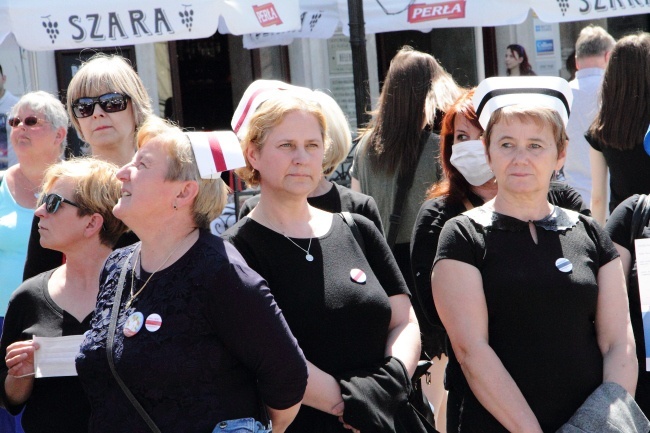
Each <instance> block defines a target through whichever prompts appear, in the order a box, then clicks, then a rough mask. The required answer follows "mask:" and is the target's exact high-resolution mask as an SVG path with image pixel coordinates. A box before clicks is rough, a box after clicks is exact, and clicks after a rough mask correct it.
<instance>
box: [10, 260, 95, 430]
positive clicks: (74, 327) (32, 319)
mask: <svg viewBox="0 0 650 433" xmlns="http://www.w3.org/2000/svg"><path fill="white" fill-rule="evenodd" d="M53 272H54V270H51V271H48V272H45V273H42V274H40V275H37V276H36V277H34V278H32V279H30V280H27V281H25V282H24V283H23V284H22V285H21V286H20V287H18V289H17V290H16V291H15V292H14V294H13V295H12V297H11V300H10V301H9V307H8V308H7V315H6V316H5V322H4V329H3V332H2V340H1V341H0V353H2V354H3V356H2V361H1V362H0V383H1V384H2V387H1V389H0V395H1V397H2V400H3V402H4V404H5V406H6V407H7V408H8V410H9V411H10V412H11V413H12V414H14V415H16V414H18V413H19V412H20V411H21V410H22V409H23V407H24V408H25V412H24V413H23V418H22V425H23V428H24V429H25V432H26V433H30V432H52V433H87V432H88V418H89V416H90V403H89V402H88V399H87V398H86V394H85V393H84V391H83V388H82V387H81V382H80V381H79V378H78V377H76V376H70V377H45V378H39V379H35V380H34V388H33V390H32V393H31V395H30V397H29V399H28V400H27V402H26V403H25V404H23V405H18V406H11V405H8V406H7V401H6V393H5V387H4V383H5V379H6V378H7V364H5V362H4V354H6V353H7V346H9V345H10V344H12V343H15V342H16V341H24V340H31V339H32V336H34V335H36V336H39V337H61V336H66V335H81V334H83V333H84V332H86V331H87V330H88V329H90V317H91V315H90V314H89V315H88V316H87V317H86V318H85V319H84V320H83V321H82V322H81V323H79V321H78V320H77V319H76V318H75V317H74V316H72V315H70V314H69V313H68V312H66V311H64V310H62V309H61V307H59V306H58V305H57V304H56V303H55V302H54V300H52V298H51V297H50V294H49V292H48V290H47V283H48V281H49V279H50V277H51V276H52V273H53Z"/></svg>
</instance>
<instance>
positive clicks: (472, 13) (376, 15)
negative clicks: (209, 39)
mask: <svg viewBox="0 0 650 433" xmlns="http://www.w3.org/2000/svg"><path fill="white" fill-rule="evenodd" d="M335 3H336V4H335ZM363 9H364V11H363V14H364V22H365V30H366V33H367V34H373V33H383V32H392V31H401V30H420V31H423V32H428V31H430V30H431V29H433V28H445V27H447V28H448V27H487V26H489V27H493V26H504V25H513V24H521V23H522V22H524V21H525V20H526V18H527V17H528V14H529V13H530V11H531V9H532V11H533V12H534V13H535V14H537V17H538V18H539V19H540V20H542V21H544V22H548V23H555V22H567V21H582V20H593V19H602V18H609V17H614V16H624V15H635V14H643V13H649V12H650V2H648V0H616V1H611V2H610V1H603V0H556V1H552V0H363ZM300 10H301V14H303V16H307V17H319V18H317V21H318V26H319V28H320V29H321V30H322V31H318V32H316V31H307V29H306V25H305V24H306V21H308V20H305V19H303V28H302V30H301V31H299V32H290V33H284V34H282V35H279V34H269V33H258V34H249V35H244V46H245V47H246V48H261V47H266V46H272V45H287V44H289V43H291V41H292V40H293V39H294V38H301V37H302V38H305V37H310V38H322V39H328V38H330V37H331V36H332V34H333V33H334V30H335V29H336V26H337V25H339V24H340V25H341V28H342V30H343V33H344V34H346V35H349V13H348V0H300ZM312 21H313V20H309V22H310V23H311V22H312ZM321 21H322V24H321ZM334 21H336V24H334ZM325 22H326V23H325ZM312 26H313V24H312Z"/></svg>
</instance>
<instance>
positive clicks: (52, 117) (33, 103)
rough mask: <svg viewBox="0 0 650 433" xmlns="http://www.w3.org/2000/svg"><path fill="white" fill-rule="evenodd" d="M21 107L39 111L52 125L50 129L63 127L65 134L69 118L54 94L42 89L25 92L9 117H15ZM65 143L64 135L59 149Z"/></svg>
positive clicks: (63, 147)
mask: <svg viewBox="0 0 650 433" xmlns="http://www.w3.org/2000/svg"><path fill="white" fill-rule="evenodd" d="M23 108H29V109H31V110H32V111H35V112H37V113H39V114H40V115H41V116H43V117H44V118H45V120H47V121H48V122H49V123H50V125H52V129H59V128H64V129H65V133H66V135H67V133H68V127H69V126H70V119H69V118H68V113H67V111H66V109H65V106H64V105H63V103H62V102H61V101H59V99H58V98H56V97H55V96H54V95H52V94H50V93H47V92H44V91H42V90H37V91H35V92H29V93H25V94H24V95H23V96H22V98H20V99H19V100H18V102H16V104H15V105H14V106H13V107H12V108H11V112H10V114H9V117H16V115H18V112H19V111H20V110H21V109H23ZM66 145H67V139H66V137H64V138H63V141H62V142H61V151H63V149H65V146H66Z"/></svg>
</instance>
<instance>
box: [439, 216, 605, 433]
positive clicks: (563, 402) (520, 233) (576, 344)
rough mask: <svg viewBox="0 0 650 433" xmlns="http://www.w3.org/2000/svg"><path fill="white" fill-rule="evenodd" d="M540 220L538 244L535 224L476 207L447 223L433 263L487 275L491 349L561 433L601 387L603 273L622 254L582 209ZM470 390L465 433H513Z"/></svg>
mask: <svg viewBox="0 0 650 433" xmlns="http://www.w3.org/2000/svg"><path fill="white" fill-rule="evenodd" d="M534 224H535V226H536V231H537V237H538V243H537V244H536V243H535V242H534V241H533V239H532V236H531V234H530V229H529V224H528V222H526V221H521V220H518V219H515V218H512V217H509V216H506V215H502V214H498V213H496V212H493V211H491V210H489V209H488V208H486V207H484V206H482V207H479V208H474V209H472V210H470V211H468V212H467V213H465V214H463V215H460V216H458V217H455V218H453V219H452V220H450V221H449V222H448V223H447V224H445V226H444V228H443V230H442V233H441V234H440V241H439V244H438V252H437V255H436V259H435V261H436V262H437V261H438V260H442V259H452V260H458V261H461V262H464V263H468V264H470V265H472V266H474V267H476V268H477V269H478V270H479V271H480V273H481V277H482V282H483V292H484V293H485V301H486V306H487V311H488V339H489V343H490V346H491V348H492V349H493V350H494V352H495V353H496V355H497V356H498V357H499V359H500V360H501V362H502V363H503V365H504V367H505V368H506V370H507V371H508V373H509V374H510V376H511V377H512V378H513V380H514V381H515V383H516V384H517V386H518V387H519V389H520V390H521V392H522V394H523V396H524V397H525V399H526V401H527V402H528V405H529V406H530V407H531V409H532V411H533V413H534V414H535V416H536V417H537V420H538V421H539V423H540V425H541V427H542V429H543V431H544V432H552V433H554V432H555V431H556V430H557V429H558V428H559V427H560V426H562V425H563V424H564V423H566V422H567V421H568V420H569V418H570V417H571V416H572V415H573V414H574V412H575V411H576V410H577V409H578V408H579V407H580V406H581V405H582V403H584V401H585V400H586V399H587V397H588V396H589V395H590V394H591V393H592V392H593V391H594V390H595V389H596V388H597V387H598V386H599V385H600V384H601V383H602V381H603V358H602V354H601V351H600V348H599V346H598V341H597V336H596V329H595V325H594V320H595V317H596V311H597V301H598V282H597V276H598V272H599V270H600V268H601V267H602V266H603V265H605V264H607V263H609V262H610V261H612V260H614V259H615V258H616V257H618V253H617V252H616V249H615V248H614V245H613V244H612V242H611V240H610V239H609V237H608V236H607V234H606V233H605V232H604V231H603V230H602V229H601V228H600V227H599V226H598V225H597V224H596V223H595V222H594V221H593V220H592V219H591V218H589V217H585V216H583V215H580V214H578V213H576V212H573V211H569V210H564V209H561V208H557V207H556V208H555V211H554V213H553V214H552V215H551V216H550V217H547V218H545V219H543V220H540V221H534ZM560 259H565V260H568V262H569V263H570V264H571V265H572V268H571V269H569V268H567V267H565V266H566V264H565V265H562V264H561V261H560ZM434 263H435V262H434ZM450 363H451V361H450ZM449 379H450V378H448V380H449ZM463 392H464V402H463V409H462V411H461V420H462V422H461V429H460V433H463V432H469V431H489V432H505V431H506V430H505V429H504V428H503V427H502V426H501V425H500V424H499V422H498V421H496V419H495V418H494V417H493V416H492V415H491V414H490V413H489V412H488V411H487V410H485V409H484V408H483V406H482V405H481V404H480V403H479V402H478V400H477V399H476V397H474V395H473V393H472V392H471V390H470V389H469V388H467V387H466V388H464V391H463Z"/></svg>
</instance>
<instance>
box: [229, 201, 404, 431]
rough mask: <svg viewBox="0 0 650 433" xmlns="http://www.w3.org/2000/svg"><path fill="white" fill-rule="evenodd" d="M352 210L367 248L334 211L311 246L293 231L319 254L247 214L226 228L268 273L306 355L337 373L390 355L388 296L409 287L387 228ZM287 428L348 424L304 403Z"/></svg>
mask: <svg viewBox="0 0 650 433" xmlns="http://www.w3.org/2000/svg"><path fill="white" fill-rule="evenodd" d="M352 216H353V218H354V220H355V222H356V224H357V226H358V227H359V231H360V232H361V234H362V236H363V238H364V242H365V248H366V255H365V256H364V254H363V252H362V251H361V248H360V247H359V244H358V243H357V241H356V239H355V238H354V236H353V235H352V232H351V230H350V227H348V226H347V224H346V223H345V222H344V221H343V219H342V218H341V217H340V216H339V215H333V221H332V227H331V228H330V230H329V232H328V233H326V234H325V235H324V236H321V237H318V238H312V240H311V247H310V246H309V240H308V239H297V238H291V239H292V240H293V241H294V242H296V243H297V244H298V245H300V247H301V248H304V249H305V250H308V251H309V252H310V254H312V255H313V256H314V260H313V261H312V262H309V261H307V260H305V252H304V251H303V250H301V249H300V248H298V247H297V246H296V245H294V244H293V243H292V242H291V241H289V240H288V239H286V238H285V236H284V235H282V234H280V233H277V232H275V231H273V230H270V229H268V228H266V227H265V226H263V225H261V224H259V223H258V222H256V221H255V220H253V219H251V218H248V217H247V218H244V219H242V220H240V221H239V222H238V223H237V224H236V225H235V226H233V227H231V228H230V229H229V230H228V231H226V233H224V234H223V235H222V236H223V237H224V238H225V239H227V240H229V241H230V242H232V243H233V245H235V247H237V249H238V250H239V251H240V252H241V254H242V256H243V257H244V258H245V259H246V262H247V263H248V264H249V266H250V267H251V268H253V269H254V270H255V271H257V272H259V274H260V275H262V277H264V279H266V281H268V283H269V288H270V289H271V292H272V293H273V296H274V297H275V299H276V301H277V302H278V305H279V306H280V308H281V309H282V312H283V313H284V316H285V318H286V319H287V323H288V324H289V327H290V328H291V331H292V332H293V334H294V335H295V336H296V338H297V339H298V343H299V344H300V347H301V348H302V349H303V351H304V353H305V357H306V358H307V360H308V361H310V362H312V363H313V364H314V365H316V366H317V367H318V368H320V369H321V370H323V371H325V372H326V373H329V374H331V375H333V376H335V377H336V376H337V374H340V373H343V372H348V371H353V370H356V369H361V368H364V367H365V368H368V367H369V366H373V365H376V364H378V363H380V362H381V361H382V360H383V359H384V353H385V349H386V339H387V335H388V326H389V323H390V318H391V307H390V302H389V299H388V298H389V297H390V296H394V295H399V294H408V293H409V292H408V289H407V288H406V284H405V283H404V280H403V278H402V276H401V274H400V272H399V269H398V268H397V264H396V263H395V259H394V258H393V256H392V254H391V252H390V250H389V248H388V246H387V245H386V241H385V240H384V238H383V236H382V235H381V233H379V231H378V230H377V228H376V227H375V225H374V224H373V223H372V222H371V221H370V220H368V219H367V218H365V217H363V216H360V215H356V214H352ZM360 275H365V282H362V281H361V280H359V279H358V277H359V276H360ZM353 276H356V278H357V281H358V282H357V281H355V280H354V279H353ZM287 432H290V433H291V432H295V433H298V432H299V433H303V432H312V433H318V432H348V430H346V429H345V428H344V427H343V425H342V424H341V423H340V422H339V421H338V420H337V418H336V417H335V416H332V415H328V414H326V413H325V412H321V411H318V410H316V409H313V408H310V407H307V406H304V405H303V406H302V407H301V408H300V412H299V413H298V416H297V417H296V419H295V420H294V422H293V423H292V424H291V426H289V429H288V430H287Z"/></svg>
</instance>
